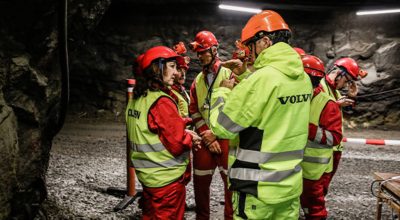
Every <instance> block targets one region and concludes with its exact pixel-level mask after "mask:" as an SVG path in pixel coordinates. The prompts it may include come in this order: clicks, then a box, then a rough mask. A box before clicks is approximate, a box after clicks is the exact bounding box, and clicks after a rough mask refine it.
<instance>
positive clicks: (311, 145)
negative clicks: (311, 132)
mask: <svg viewBox="0 0 400 220" xmlns="http://www.w3.org/2000/svg"><path fill="white" fill-rule="evenodd" d="M306 147H307V148H316V149H330V148H332V146H329V145H326V144H320V143H315V142H314V141H310V140H309V141H308V142H307V145H306Z"/></svg>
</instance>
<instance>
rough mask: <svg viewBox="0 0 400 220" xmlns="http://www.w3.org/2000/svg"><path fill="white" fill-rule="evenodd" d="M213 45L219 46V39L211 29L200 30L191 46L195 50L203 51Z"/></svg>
mask: <svg viewBox="0 0 400 220" xmlns="http://www.w3.org/2000/svg"><path fill="white" fill-rule="evenodd" d="M212 46H218V41H217V38H215V36H214V34H213V33H211V32H209V31H200V32H199V33H197V34H196V37H195V39H194V41H193V42H192V43H190V48H191V49H192V50H193V51H194V52H202V51H205V50H208V49H210V48H211V47H212Z"/></svg>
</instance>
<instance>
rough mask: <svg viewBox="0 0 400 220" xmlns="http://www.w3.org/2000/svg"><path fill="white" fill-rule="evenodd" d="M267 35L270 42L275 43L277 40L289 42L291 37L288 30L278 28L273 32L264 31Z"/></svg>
mask: <svg viewBox="0 0 400 220" xmlns="http://www.w3.org/2000/svg"><path fill="white" fill-rule="evenodd" d="M266 34H267V37H268V38H269V39H270V40H271V41H272V44H276V43H279V42H284V43H287V44H289V41H290V38H291V37H292V33H291V32H290V31H288V30H279V31H274V32H269V33H266Z"/></svg>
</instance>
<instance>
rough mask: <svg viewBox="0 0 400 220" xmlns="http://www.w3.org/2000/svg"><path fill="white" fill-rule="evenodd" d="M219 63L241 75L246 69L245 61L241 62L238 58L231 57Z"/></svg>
mask: <svg viewBox="0 0 400 220" xmlns="http://www.w3.org/2000/svg"><path fill="white" fill-rule="evenodd" d="M221 65H222V66H223V67H225V68H228V69H230V70H231V71H232V72H233V73H235V74H236V75H241V74H242V73H244V72H245V71H246V68H247V61H246V60H245V61H244V62H242V61H241V60H239V59H232V60H227V61H225V62H222V63H221Z"/></svg>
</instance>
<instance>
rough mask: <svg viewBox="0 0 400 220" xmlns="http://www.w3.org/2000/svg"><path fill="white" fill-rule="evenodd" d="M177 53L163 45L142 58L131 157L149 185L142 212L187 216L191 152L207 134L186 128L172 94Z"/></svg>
mask: <svg viewBox="0 0 400 220" xmlns="http://www.w3.org/2000/svg"><path fill="white" fill-rule="evenodd" d="M177 57H178V54H176V53H175V52H174V51H173V50H172V49H170V48H168V47H164V46H157V47H153V48H151V49H149V50H147V51H146V52H145V54H144V56H143V58H142V60H141V63H140V66H141V70H142V73H141V74H139V76H137V77H136V80H137V81H136V82H137V84H136V87H135V89H134V98H133V99H132V100H130V101H129V103H128V106H127V110H126V120H127V127H128V138H129V140H130V141H131V143H132V153H131V161H132V164H133V166H134V167H135V171H136V175H137V177H138V179H139V181H140V182H141V184H142V186H143V199H142V210H143V216H142V218H143V219H145V220H147V219H152V220H154V219H171V220H175V219H184V212H185V196H186V189H185V178H184V173H185V170H186V167H187V164H188V162H189V153H190V150H191V149H193V148H196V149H197V147H199V146H200V145H199V144H200V141H201V138H200V137H199V136H197V135H196V133H195V132H192V131H189V130H186V123H185V121H184V120H183V119H182V117H181V116H180V115H179V112H178V107H177V105H176V103H175V101H174V99H173V98H172V97H171V95H173V93H172V92H171V90H170V89H168V87H169V86H172V84H173V82H174V77H175V74H176V71H177V70H176V58H177Z"/></svg>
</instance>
